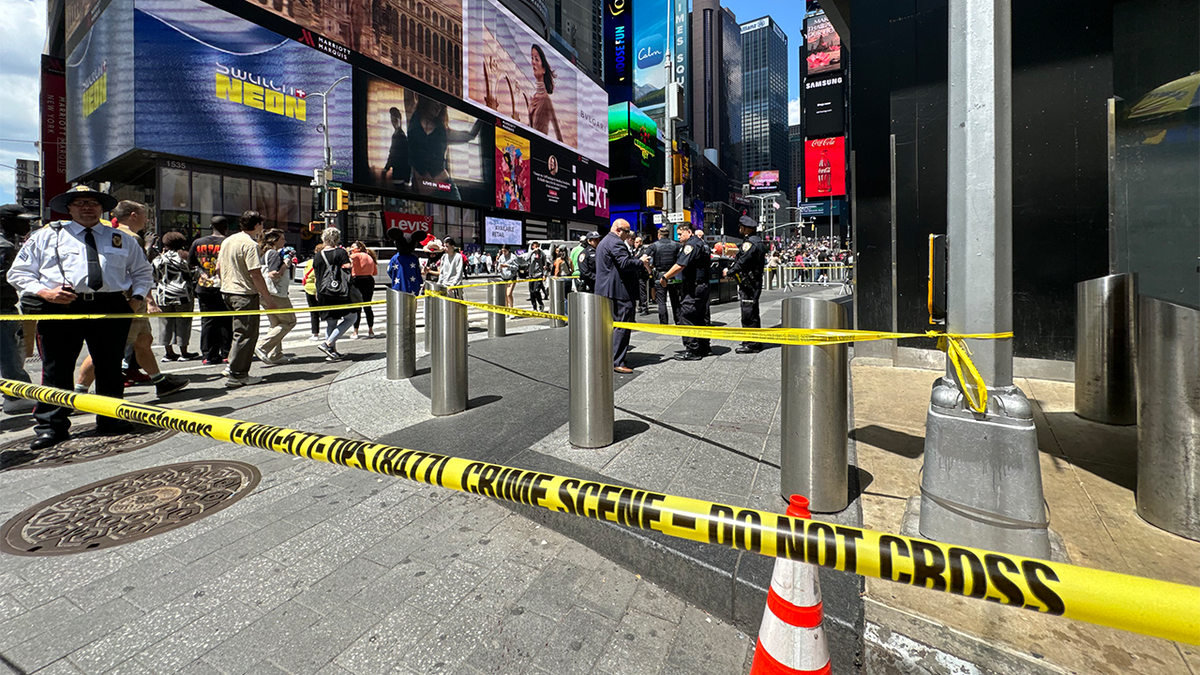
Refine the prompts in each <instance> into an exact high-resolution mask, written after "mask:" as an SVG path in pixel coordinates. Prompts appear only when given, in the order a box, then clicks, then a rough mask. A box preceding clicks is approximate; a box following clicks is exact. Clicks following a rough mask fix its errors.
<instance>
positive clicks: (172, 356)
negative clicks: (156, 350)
mask: <svg viewBox="0 0 1200 675" xmlns="http://www.w3.org/2000/svg"><path fill="white" fill-rule="evenodd" d="M178 360H179V355H178V354H167V355H166V356H164V357H162V358H161V359H159V361H161V362H162V363H171V362H172V361H178Z"/></svg>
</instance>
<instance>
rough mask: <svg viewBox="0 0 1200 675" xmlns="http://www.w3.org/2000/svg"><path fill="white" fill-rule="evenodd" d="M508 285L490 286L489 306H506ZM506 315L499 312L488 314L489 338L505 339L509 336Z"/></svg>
mask: <svg viewBox="0 0 1200 675" xmlns="http://www.w3.org/2000/svg"><path fill="white" fill-rule="evenodd" d="M507 288H508V284H493V285H491V286H488V304H491V305H500V306H501V307H503V306H504V303H505V302H506V295H505V293H506V289H507ZM507 318H508V317H506V316H505V315H503V314H501V313H499V312H488V337H490V338H495V337H504V336H505V335H508V327H507V325H506V321H505V319H507Z"/></svg>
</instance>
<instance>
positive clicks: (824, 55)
mask: <svg viewBox="0 0 1200 675" xmlns="http://www.w3.org/2000/svg"><path fill="white" fill-rule="evenodd" d="M804 51H805V57H804V63H805V68H806V69H807V73H808V74H809V75H818V74H820V73H829V72H833V71H835V70H841V69H842V38H841V37H840V36H839V35H838V33H837V31H836V30H834V28H833V24H831V23H829V17H827V16H825V12H817V13H815V14H809V15H808V16H807V17H806V18H805V19H804Z"/></svg>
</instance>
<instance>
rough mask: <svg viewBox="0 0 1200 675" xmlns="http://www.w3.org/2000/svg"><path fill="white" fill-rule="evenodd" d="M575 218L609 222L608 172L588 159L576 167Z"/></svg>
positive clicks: (581, 161) (580, 161)
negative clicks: (589, 218)
mask: <svg viewBox="0 0 1200 675" xmlns="http://www.w3.org/2000/svg"><path fill="white" fill-rule="evenodd" d="M575 216H576V217H578V218H588V217H592V218H597V219H601V220H605V221H607V220H608V172H607V171H604V170H603V169H602V168H600V167H599V166H597V165H596V164H593V163H592V162H590V161H588V160H587V159H586V158H581V159H580V160H579V164H578V165H577V166H576V167H575Z"/></svg>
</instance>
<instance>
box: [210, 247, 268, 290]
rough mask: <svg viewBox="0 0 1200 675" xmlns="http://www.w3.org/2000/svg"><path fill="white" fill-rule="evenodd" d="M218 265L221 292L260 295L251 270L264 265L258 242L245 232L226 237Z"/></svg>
mask: <svg viewBox="0 0 1200 675" xmlns="http://www.w3.org/2000/svg"><path fill="white" fill-rule="evenodd" d="M217 266H218V268H219V269H220V274H221V292H222V293H232V294H234V295H258V289H257V288H255V287H254V280H253V279H251V278H250V270H257V269H259V268H261V267H262V258H261V257H259V255H258V244H257V243H256V242H255V241H254V238H253V237H251V236H250V235H249V234H246V233H245V232H238V233H237V234H235V235H233V236H230V237H226V238H225V241H223V242H221V252H220V254H219V258H218V262H217Z"/></svg>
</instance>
